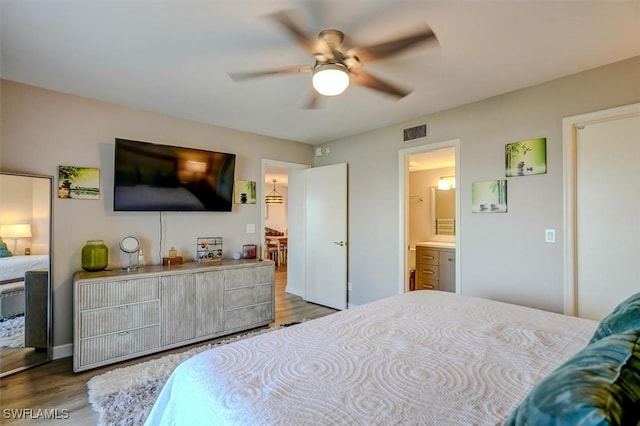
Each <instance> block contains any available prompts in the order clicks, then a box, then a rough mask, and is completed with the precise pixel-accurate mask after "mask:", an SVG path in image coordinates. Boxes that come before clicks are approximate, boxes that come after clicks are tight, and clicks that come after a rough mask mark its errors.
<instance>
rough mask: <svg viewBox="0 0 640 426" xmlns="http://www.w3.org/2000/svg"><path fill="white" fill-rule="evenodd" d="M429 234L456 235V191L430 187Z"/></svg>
mask: <svg viewBox="0 0 640 426" xmlns="http://www.w3.org/2000/svg"><path fill="white" fill-rule="evenodd" d="M431 233H432V234H433V235H434V236H455V235H456V190H455V188H451V189H438V187H437V186H432V187H431Z"/></svg>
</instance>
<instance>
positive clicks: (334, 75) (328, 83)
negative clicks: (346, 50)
mask: <svg viewBox="0 0 640 426" xmlns="http://www.w3.org/2000/svg"><path fill="white" fill-rule="evenodd" d="M312 83H313V87H314V89H316V90H317V91H318V93H320V94H321V95H325V96H336V95H339V94H341V93H342V92H344V91H345V90H346V89H347V87H349V71H348V70H347V68H346V67H345V66H344V65H340V64H334V63H328V64H320V65H318V66H316V67H315V68H314V69H313V78H312Z"/></svg>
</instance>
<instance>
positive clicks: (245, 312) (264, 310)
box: [224, 302, 273, 331]
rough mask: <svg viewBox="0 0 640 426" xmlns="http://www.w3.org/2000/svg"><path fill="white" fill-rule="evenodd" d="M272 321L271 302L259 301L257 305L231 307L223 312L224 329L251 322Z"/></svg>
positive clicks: (236, 327) (232, 328) (246, 324)
mask: <svg viewBox="0 0 640 426" xmlns="http://www.w3.org/2000/svg"><path fill="white" fill-rule="evenodd" d="M268 321H273V303H272V302H269V303H261V304H259V305H253V306H247V307H244V308H238V309H232V310H230V311H226V310H225V312H224V329H225V330H227V331H229V330H235V329H238V328H242V327H246V326H248V325H251V324H258V323H265V322H268Z"/></svg>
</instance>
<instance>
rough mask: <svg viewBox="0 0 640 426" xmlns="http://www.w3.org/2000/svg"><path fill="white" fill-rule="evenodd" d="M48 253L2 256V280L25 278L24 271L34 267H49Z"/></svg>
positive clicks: (0, 271)
mask: <svg viewBox="0 0 640 426" xmlns="http://www.w3.org/2000/svg"><path fill="white" fill-rule="evenodd" d="M48 267H49V255H48V254H32V255H30V256H11V257H3V258H0V281H5V280H12V279H17V278H22V279H24V273H25V272H27V271H30V270H32V269H40V268H48Z"/></svg>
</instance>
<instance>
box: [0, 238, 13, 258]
mask: <svg viewBox="0 0 640 426" xmlns="http://www.w3.org/2000/svg"><path fill="white" fill-rule="evenodd" d="M11 256H13V254H11V252H10V251H9V249H8V248H7V243H3V242H2V239H1V238H0V257H11Z"/></svg>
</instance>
